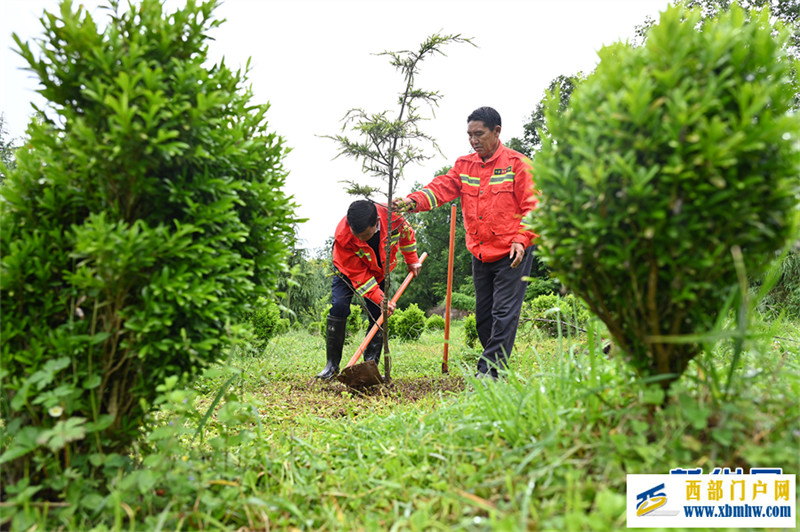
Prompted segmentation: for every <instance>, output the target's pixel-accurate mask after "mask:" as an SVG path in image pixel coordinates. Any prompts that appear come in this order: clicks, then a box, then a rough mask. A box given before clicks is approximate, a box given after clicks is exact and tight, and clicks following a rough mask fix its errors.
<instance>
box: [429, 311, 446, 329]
mask: <svg viewBox="0 0 800 532" xmlns="http://www.w3.org/2000/svg"><path fill="white" fill-rule="evenodd" d="M444 325H445V323H444V317H442V316H439V315H438V314H431V315H430V316H428V319H427V320H425V329H427V330H429V331H441V330H443V329H444Z"/></svg>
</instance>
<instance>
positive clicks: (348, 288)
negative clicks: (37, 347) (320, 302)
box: [330, 270, 386, 331]
mask: <svg viewBox="0 0 800 532" xmlns="http://www.w3.org/2000/svg"><path fill="white" fill-rule="evenodd" d="M378 286H380V288H381V290H383V289H384V286H386V279H384V280H383V281H381V282H380V283H379V285H378ZM355 293H356V290H355V288H353V284H352V283H351V282H350V279H348V278H347V276H345V275H344V274H343V273H342V272H340V271H338V270H335V271H334V275H333V286H332V287H331V310H330V315H331V316H336V317H339V318H346V317H347V316H349V315H350V302H351V301H352V299H353V295H354V294H355ZM364 301H365V302H366V304H367V314H369V328H368V329H367V330H368V331H369V330H370V329H371V328H372V326H373V325H375V322H376V321H377V319H378V318H379V317H380V315H381V307H380V306H379V305H377V304H375V303H374V302H373V301H372V300H371V299H369V298H367V297H365V298H364Z"/></svg>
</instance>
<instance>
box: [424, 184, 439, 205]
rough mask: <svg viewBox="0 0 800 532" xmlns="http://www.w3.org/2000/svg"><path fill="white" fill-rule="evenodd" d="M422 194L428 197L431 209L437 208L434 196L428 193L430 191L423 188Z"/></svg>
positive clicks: (437, 203)
mask: <svg viewBox="0 0 800 532" xmlns="http://www.w3.org/2000/svg"><path fill="white" fill-rule="evenodd" d="M422 192H423V194H425V195H426V196H428V201H430V202H431V209H433V208H435V207H438V206H439V202H437V201H436V196H435V195H434V194H433V192H431V191H430V189H427V188H423V189H422Z"/></svg>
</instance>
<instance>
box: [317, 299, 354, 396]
mask: <svg viewBox="0 0 800 532" xmlns="http://www.w3.org/2000/svg"><path fill="white" fill-rule="evenodd" d="M346 333H347V318H339V317H336V316H330V315H329V316H328V324H327V326H326V327H325V349H326V351H327V355H328V363H327V364H326V365H325V369H323V370H322V371H321V372H320V374H319V375H317V378H318V379H325V380H330V379H332V378H334V377H335V376H336V375H337V374H338V373H339V362H341V361H342V348H343V347H344V337H345V334H346Z"/></svg>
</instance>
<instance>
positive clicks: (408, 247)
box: [400, 243, 417, 253]
mask: <svg viewBox="0 0 800 532" xmlns="http://www.w3.org/2000/svg"><path fill="white" fill-rule="evenodd" d="M400 251H401V252H402V253H411V252H412V251H417V244H416V243H414V244H408V245H405V246H400Z"/></svg>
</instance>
